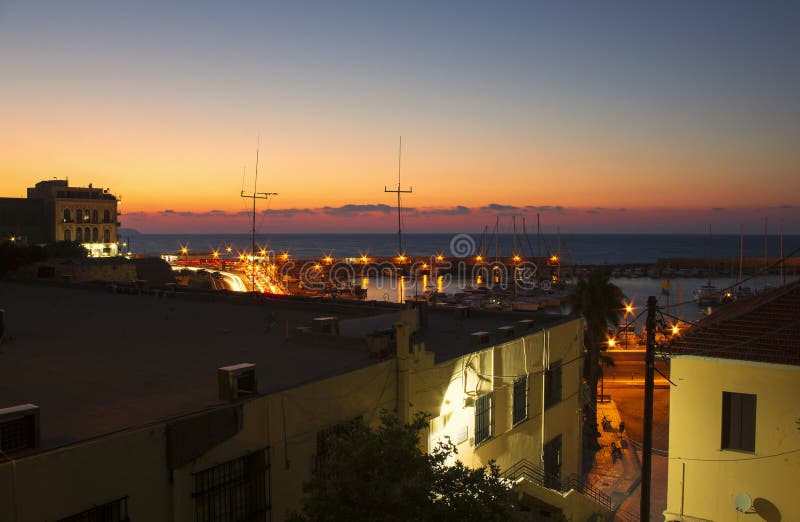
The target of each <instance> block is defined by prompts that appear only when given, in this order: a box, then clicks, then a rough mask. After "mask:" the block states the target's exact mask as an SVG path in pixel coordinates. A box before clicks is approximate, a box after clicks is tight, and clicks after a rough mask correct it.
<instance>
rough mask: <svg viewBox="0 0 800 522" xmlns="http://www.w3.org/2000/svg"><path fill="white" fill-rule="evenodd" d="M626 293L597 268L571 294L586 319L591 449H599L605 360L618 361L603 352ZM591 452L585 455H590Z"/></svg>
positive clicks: (587, 433) (587, 420)
mask: <svg viewBox="0 0 800 522" xmlns="http://www.w3.org/2000/svg"><path fill="white" fill-rule="evenodd" d="M623 300H624V294H623V293H622V290H620V289H619V287H618V286H616V285H615V284H613V283H612V282H611V281H610V274H609V272H608V271H605V270H593V271H591V272H590V273H589V276H588V277H587V278H584V279H580V280H579V281H578V284H577V285H576V286H575V290H574V291H573V293H572V295H571V296H570V304H571V306H572V311H573V312H577V313H580V314H581V315H583V317H584V319H585V320H586V335H585V338H584V343H585V346H586V363H585V365H584V371H585V375H586V381H587V383H588V386H589V404H590V405H591V408H590V410H591V411H590V412H589V413H588V414H587V415H586V418H585V423H584V444H585V447H586V448H587V449H593V450H596V449H598V448H597V407H596V405H597V381H598V379H599V377H600V373H601V371H602V369H601V367H600V363H601V362H605V363H607V364H609V365H613V364H614V361H613V360H612V359H611V358H609V357H607V356H605V355H603V352H604V351H605V350H606V348H607V347H608V344H607V335H608V328H609V327H612V328H615V327H616V326H617V325H618V324H619V322H620V319H621V317H622V312H623V309H624V306H625V305H624V302H623ZM588 453H589V452H585V453H584V454H585V455H587V456H588Z"/></svg>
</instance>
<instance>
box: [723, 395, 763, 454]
mask: <svg viewBox="0 0 800 522" xmlns="http://www.w3.org/2000/svg"><path fill="white" fill-rule="evenodd" d="M722 449H732V450H741V451H755V450H756V396H755V395H751V394H749V393H733V392H722Z"/></svg>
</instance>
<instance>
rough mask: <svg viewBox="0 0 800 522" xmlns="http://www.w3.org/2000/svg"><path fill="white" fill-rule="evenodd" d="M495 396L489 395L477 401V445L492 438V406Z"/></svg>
mask: <svg viewBox="0 0 800 522" xmlns="http://www.w3.org/2000/svg"><path fill="white" fill-rule="evenodd" d="M493 399H494V394H492V393H487V394H486V395H484V396H482V397H478V399H477V400H476V401H475V445H476V446H477V445H478V444H480V443H481V442H484V441H485V440H488V439H489V438H490V437H491V436H492V405H493V402H494V400H493Z"/></svg>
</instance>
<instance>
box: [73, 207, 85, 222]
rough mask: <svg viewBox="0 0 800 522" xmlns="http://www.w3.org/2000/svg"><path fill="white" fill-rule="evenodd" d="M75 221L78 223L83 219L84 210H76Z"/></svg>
mask: <svg viewBox="0 0 800 522" xmlns="http://www.w3.org/2000/svg"><path fill="white" fill-rule="evenodd" d="M75 221H76V222H78V223H81V222H82V221H83V210H81V209H78V210H76V211H75Z"/></svg>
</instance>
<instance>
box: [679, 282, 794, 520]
mask: <svg viewBox="0 0 800 522" xmlns="http://www.w3.org/2000/svg"><path fill="white" fill-rule="evenodd" d="M715 316H716V317H715ZM798 318H800V284H798V283H795V284H792V285H789V286H786V287H782V288H778V289H776V290H774V291H772V292H770V293H766V294H763V295H759V296H758V297H755V298H751V299H748V300H746V301H741V302H737V303H735V304H732V305H729V308H723V309H721V310H720V311H718V312H716V313H715V314H714V315H712V316H710V317H709V318H708V319H706V320H704V321H702V322H701V323H700V324H698V325H697V326H695V327H693V328H692V330H690V331H688V332H687V334H686V335H685V337H684V338H682V339H681V340H679V341H677V342H675V343H674V345H673V347H672V350H673V354H672V358H671V361H672V362H671V370H670V371H671V378H672V380H673V381H674V382H675V383H676V386H675V387H672V388H671V389H670V426H669V465H668V491H667V509H666V511H665V513H664V515H665V519H666V520H667V521H668V522H669V521H691V522H695V521H711V520H713V521H717V522H724V521H738V520H750V519H752V520H767V521H778V520H800V501H798V496H797V492H798V488H797V479H796V477H797V476H798V475H799V474H800V406H799V405H800V324H799V323H798Z"/></svg>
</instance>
